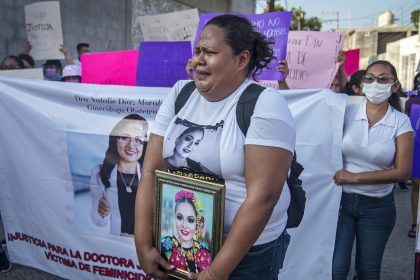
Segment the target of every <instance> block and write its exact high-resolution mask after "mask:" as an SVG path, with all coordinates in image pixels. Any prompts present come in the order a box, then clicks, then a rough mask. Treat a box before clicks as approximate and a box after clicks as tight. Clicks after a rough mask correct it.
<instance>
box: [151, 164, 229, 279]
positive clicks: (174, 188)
mask: <svg viewBox="0 0 420 280" xmlns="http://www.w3.org/2000/svg"><path fill="white" fill-rule="evenodd" d="M155 175H156V176H155V189H156V204H155V209H154V220H153V237H154V238H153V239H154V245H155V247H156V248H157V249H158V251H159V252H160V253H161V255H162V257H163V258H164V259H165V260H166V261H168V262H169V263H171V264H173V265H174V266H175V270H173V271H170V272H169V275H170V276H173V277H176V278H178V279H188V278H187V275H188V273H189V272H194V273H199V272H201V271H204V270H205V269H207V268H208V267H209V266H210V265H211V263H212V261H213V260H214V257H215V256H216V254H217V253H218V252H219V250H220V248H221V246H222V240H223V222H224V210H225V186H224V185H223V184H219V183H214V182H208V181H204V180H199V179H195V178H191V177H184V176H179V175H175V174H172V173H169V172H162V171H158V170H156V173H155ZM197 177H199V178H200V176H197Z"/></svg>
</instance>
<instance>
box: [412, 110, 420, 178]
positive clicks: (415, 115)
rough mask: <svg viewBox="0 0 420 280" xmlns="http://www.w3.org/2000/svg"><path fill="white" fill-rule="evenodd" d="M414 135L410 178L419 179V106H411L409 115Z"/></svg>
mask: <svg viewBox="0 0 420 280" xmlns="http://www.w3.org/2000/svg"><path fill="white" fill-rule="evenodd" d="M410 120H411V126H412V127H413V130H414V133H415V134H416V136H415V138H414V153H413V173H412V175H411V177H412V178H416V179H420V105H413V107H411V113H410Z"/></svg>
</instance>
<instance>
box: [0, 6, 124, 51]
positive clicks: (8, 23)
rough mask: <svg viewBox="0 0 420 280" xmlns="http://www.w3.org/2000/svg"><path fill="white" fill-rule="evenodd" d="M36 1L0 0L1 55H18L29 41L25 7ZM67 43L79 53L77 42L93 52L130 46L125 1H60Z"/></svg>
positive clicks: (64, 35)
mask: <svg viewBox="0 0 420 280" xmlns="http://www.w3.org/2000/svg"><path fill="white" fill-rule="evenodd" d="M34 2H39V1H34V0H0V3H1V4H0V5H1V6H0V30H1V32H0V57H1V58H3V57H4V56H6V55H8V54H19V53H21V52H22V51H23V50H24V47H25V45H26V41H27V34H26V29H25V13H24V6H25V5H27V4H31V3H34ZM59 2H60V11H61V24H62V28H63V38H64V44H66V45H67V47H68V48H69V49H70V51H71V53H72V54H73V56H74V57H75V56H76V45H77V44H78V43H79V42H87V43H89V44H90V46H91V50H92V51H106V50H119V49H125V48H126V47H127V45H128V44H127V43H126V42H127V32H126V9H127V2H128V1H126V0H118V1H104V0H89V1H83V0H60V1H59Z"/></svg>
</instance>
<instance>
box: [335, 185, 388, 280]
mask: <svg viewBox="0 0 420 280" xmlns="http://www.w3.org/2000/svg"><path fill="white" fill-rule="evenodd" d="M395 218H396V210H395V202H394V192H393V191H392V192H391V193H390V194H388V195H386V196H384V197H381V198H375V197H369V196H364V195H360V194H349V193H345V192H343V194H342V196H341V205H340V215H339V217H338V224H337V234H336V239H335V247H334V257H333V264H332V274H333V279H334V280H345V279H346V277H347V273H348V272H349V269H350V262H351V251H352V248H353V241H354V238H355V237H356V265H355V266H356V271H357V276H358V279H360V280H375V279H380V272H381V262H382V255H383V253H384V250H385V245H386V243H387V242H388V238H389V236H390V235H391V232H392V230H393V228H394V225H395Z"/></svg>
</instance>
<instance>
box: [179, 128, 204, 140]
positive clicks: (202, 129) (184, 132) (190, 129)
mask: <svg viewBox="0 0 420 280" xmlns="http://www.w3.org/2000/svg"><path fill="white" fill-rule="evenodd" d="M194 131H200V132H202V133H203V135H204V128H202V127H200V126H190V127H188V128H187V129H185V130H184V131H183V132H182V133H181V134H180V135H179V136H178V138H181V137H182V136H184V135H185V134H187V133H191V132H194Z"/></svg>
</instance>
